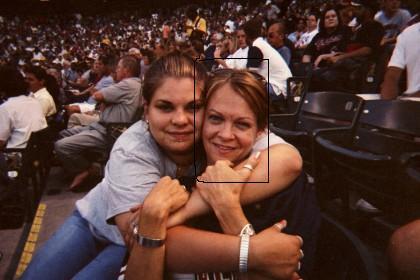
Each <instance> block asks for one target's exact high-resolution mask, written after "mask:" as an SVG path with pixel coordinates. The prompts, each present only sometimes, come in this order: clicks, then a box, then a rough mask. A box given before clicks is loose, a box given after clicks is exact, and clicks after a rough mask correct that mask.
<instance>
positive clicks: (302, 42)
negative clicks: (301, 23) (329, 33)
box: [296, 28, 318, 48]
mask: <svg viewBox="0 0 420 280" xmlns="http://www.w3.org/2000/svg"><path fill="white" fill-rule="evenodd" d="M316 34H318V28H317V29H315V30H312V31H310V32H305V33H303V34H302V36H300V39H299V40H298V41H297V42H296V47H297V48H301V47H304V46H307V45H309V43H310V42H311V41H312V39H313V38H314V37H315V35H316Z"/></svg>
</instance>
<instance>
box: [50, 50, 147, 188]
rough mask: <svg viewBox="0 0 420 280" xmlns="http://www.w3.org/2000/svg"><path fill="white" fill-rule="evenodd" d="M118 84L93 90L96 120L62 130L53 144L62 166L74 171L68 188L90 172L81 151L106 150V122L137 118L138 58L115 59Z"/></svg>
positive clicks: (82, 179) (127, 120) (82, 180)
mask: <svg viewBox="0 0 420 280" xmlns="http://www.w3.org/2000/svg"><path fill="white" fill-rule="evenodd" d="M116 72H117V73H116V75H117V80H118V81H119V82H118V83H117V84H114V85H112V86H109V87H106V88H103V89H101V90H99V91H96V92H94V93H93V94H92V96H93V97H94V98H95V100H97V101H98V102H101V107H102V110H103V111H102V112H101V114H100V118H99V121H97V122H94V123H92V124H90V125H89V126H86V127H75V128H72V129H67V130H63V131H62V132H60V135H61V136H62V137H63V139H61V140H59V141H57V142H56V143H55V151H56V152H57V156H58V158H59V159H60V160H61V162H62V163H63V166H64V168H65V169H66V170H67V171H68V172H70V173H72V174H77V175H76V176H75V177H74V179H73V182H72V183H71V184H70V189H73V188H76V187H78V186H80V185H81V184H82V183H83V182H84V181H85V180H86V179H87V178H88V177H89V176H90V175H91V174H92V171H93V170H92V169H90V166H91V164H90V162H89V161H88V160H87V159H86V158H85V155H83V152H84V151H86V150H99V151H107V148H108V143H107V141H106V127H105V126H106V124H107V123H111V122H125V123H128V122H133V121H135V120H136V119H137V117H138V116H137V115H138V109H139V100H140V86H141V83H140V79H139V78H138V77H139V74H140V69H139V63H138V60H137V59H136V58H134V57H132V56H125V57H123V58H121V59H120V61H119V62H118V66H117V70H116Z"/></svg>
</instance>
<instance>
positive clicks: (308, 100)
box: [270, 92, 363, 174]
mask: <svg viewBox="0 0 420 280" xmlns="http://www.w3.org/2000/svg"><path fill="white" fill-rule="evenodd" d="M362 103H363V100H362V99H361V98H359V97H358V96H355V95H351V94H347V93H341V92H308V93H307V94H306V95H304V97H303V99H302V101H301V102H300V103H299V106H298V111H297V112H296V113H294V114H272V115H271V116H270V124H271V125H270V129H271V131H272V132H274V133H275V134H277V135H279V136H280V137H282V138H283V139H284V140H286V141H287V142H289V143H291V144H293V145H294V146H295V147H296V148H297V149H298V150H299V151H300V153H301V155H302V157H303V160H304V169H305V171H306V172H307V173H309V174H313V171H312V163H313V155H312V145H313V137H314V136H315V135H316V133H317V132H318V131H319V130H321V129H331V128H337V127H346V128H350V127H353V126H354V124H355V122H356V119H357V117H358V116H359V114H360V110H361V108H362Z"/></svg>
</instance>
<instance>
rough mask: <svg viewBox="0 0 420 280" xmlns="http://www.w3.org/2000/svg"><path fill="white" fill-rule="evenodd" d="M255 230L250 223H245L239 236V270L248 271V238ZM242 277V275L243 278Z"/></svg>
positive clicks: (241, 271)
mask: <svg viewBox="0 0 420 280" xmlns="http://www.w3.org/2000/svg"><path fill="white" fill-rule="evenodd" d="M254 234H255V231H254V228H253V227H252V225H251V224H246V225H245V226H244V227H243V228H242V230H241V232H240V233H239V236H240V237H241V245H240V247H239V272H240V273H246V272H247V271H248V251H249V238H250V236H252V235H254ZM243 278H244V277H242V279H243Z"/></svg>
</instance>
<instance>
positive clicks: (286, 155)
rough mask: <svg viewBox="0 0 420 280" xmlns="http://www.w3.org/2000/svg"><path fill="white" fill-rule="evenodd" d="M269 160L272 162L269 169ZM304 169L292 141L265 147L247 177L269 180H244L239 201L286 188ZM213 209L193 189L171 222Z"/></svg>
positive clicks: (243, 203)
mask: <svg viewBox="0 0 420 280" xmlns="http://www.w3.org/2000/svg"><path fill="white" fill-rule="evenodd" d="M245 163H246V162H243V163H241V164H239V165H238V166H236V167H235V169H236V170H240V169H242V167H243V165H244V164H245ZM268 164H269V165H270V168H269V169H268ZM301 169H302V158H301V157H300V154H299V152H298V151H297V150H296V149H295V148H293V147H292V146H290V145H286V144H277V145H273V146H271V147H270V148H269V151H268V150H264V151H262V152H261V155H260V159H259V162H258V165H257V166H256V168H255V169H254V171H253V172H252V174H251V175H250V177H249V178H248V179H247V181H249V182H267V181H269V182H268V183H247V184H245V185H244V187H243V189H242V192H241V195H240V203H241V204H242V205H246V204H250V203H254V202H257V201H261V200H263V199H265V198H268V197H270V196H272V195H274V194H276V193H278V192H280V191H282V190H284V189H285V188H286V187H287V186H289V185H290V183H292V182H293V180H295V179H296V178H297V176H298V175H299V174H300V172H301ZM268 171H269V172H268ZM267 174H268V176H267ZM210 209H211V207H210V206H209V205H208V204H207V203H206V202H205V201H204V200H203V199H202V197H201V196H200V194H199V193H197V192H193V194H192V195H191V197H190V200H189V201H188V202H187V204H186V205H185V207H183V208H181V209H180V210H179V211H178V212H177V213H175V214H174V215H172V216H171V217H170V218H169V221H168V225H169V226H174V225H178V224H182V223H183V222H185V220H188V219H189V218H192V217H196V216H199V215H202V214H205V213H208V212H209V211H210Z"/></svg>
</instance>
